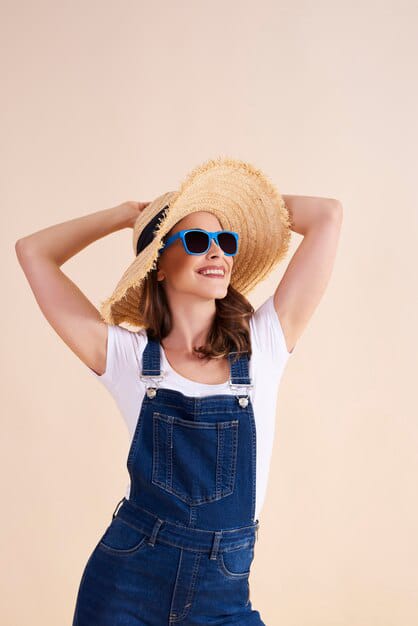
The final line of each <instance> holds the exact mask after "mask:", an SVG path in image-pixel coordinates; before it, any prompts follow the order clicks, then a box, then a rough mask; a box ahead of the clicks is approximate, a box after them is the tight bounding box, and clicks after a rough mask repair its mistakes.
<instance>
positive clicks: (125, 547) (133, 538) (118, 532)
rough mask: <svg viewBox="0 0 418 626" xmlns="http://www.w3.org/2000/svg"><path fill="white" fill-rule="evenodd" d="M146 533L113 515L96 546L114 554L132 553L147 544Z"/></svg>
mask: <svg viewBox="0 0 418 626" xmlns="http://www.w3.org/2000/svg"><path fill="white" fill-rule="evenodd" d="M147 538H148V537H147V535H146V534H145V533H143V532H142V531H140V530H138V529H137V528H134V527H133V526H131V525H130V524H128V523H127V522H125V521H124V520H123V519H121V518H120V517H114V518H113V520H112V521H111V523H110V524H109V526H108V527H107V529H106V531H105V533H104V535H103V536H102V538H101V539H100V541H99V543H98V547H99V548H101V549H103V550H105V551H107V552H112V553H114V554H120V555H127V554H134V553H136V552H138V551H139V550H141V549H142V548H143V547H144V546H146V545H147V543H146V539H147Z"/></svg>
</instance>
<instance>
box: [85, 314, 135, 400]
mask: <svg viewBox="0 0 418 626" xmlns="http://www.w3.org/2000/svg"><path fill="white" fill-rule="evenodd" d="M107 329H108V330H107V333H108V335H107V351H106V370H105V372H104V373H103V374H101V375H100V374H98V373H97V372H95V371H94V370H93V369H91V368H90V367H88V366H87V369H88V371H89V372H90V373H91V374H92V376H94V378H96V379H97V380H99V381H100V382H101V383H102V384H103V385H104V386H105V387H107V389H109V391H114V390H115V389H116V388H117V386H118V385H119V383H120V381H121V379H122V378H123V377H125V378H126V377H127V376H130V375H131V374H132V373H135V372H137V371H138V358H139V356H140V355H141V354H142V351H143V349H144V347H145V344H146V336H145V334H144V332H133V331H130V330H128V329H126V328H123V327H122V326H118V325H113V324H108V325H107Z"/></svg>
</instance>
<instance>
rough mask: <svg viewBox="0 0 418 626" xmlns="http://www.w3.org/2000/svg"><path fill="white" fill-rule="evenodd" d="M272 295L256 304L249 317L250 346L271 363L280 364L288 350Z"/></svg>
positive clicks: (285, 358) (287, 354)
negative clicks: (258, 304)
mask: <svg viewBox="0 0 418 626" xmlns="http://www.w3.org/2000/svg"><path fill="white" fill-rule="evenodd" d="M273 297H274V296H273V295H271V296H269V297H268V298H267V299H266V300H264V302H263V303H262V304H261V305H260V306H258V307H257V308H256V309H255V311H254V313H253V315H252V316H251V317H250V322H249V323H250V332H251V347H252V350H253V352H258V353H259V354H261V355H262V356H263V358H264V357H265V358H268V359H269V360H270V361H271V362H272V363H273V364H278V365H282V364H283V362H284V361H286V360H287V359H288V357H289V356H290V354H291V353H289V352H288V350H287V346H286V341H285V336H284V333H283V328H282V325H281V323H280V319H279V316H278V315H277V312H276V309H275V306H274V301H273Z"/></svg>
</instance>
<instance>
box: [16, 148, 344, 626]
mask: <svg viewBox="0 0 418 626" xmlns="http://www.w3.org/2000/svg"><path fill="white" fill-rule="evenodd" d="M341 222H342V208H341V204H340V203H339V202H338V201H336V200H333V199H330V198H313V197H303V196H280V194H279V193H278V191H277V190H276V189H275V188H274V187H273V185H272V184H271V183H270V181H269V180H268V179H267V178H266V177H265V176H264V175H263V174H262V172H260V170H257V169H256V168H254V167H253V166H252V165H250V164H248V163H244V162H242V161H238V160H234V159H229V158H219V159H217V160H210V161H207V162H206V163H205V164H203V165H201V166H199V167H197V168H195V169H194V170H193V171H192V172H191V174H189V175H188V177H187V178H186V180H185V181H184V182H183V183H182V185H181V187H180V190H179V191H178V192H168V193H166V194H163V195H162V196H160V197H159V198H157V199H156V200H154V201H153V202H152V203H141V202H139V203H137V202H125V203H123V204H121V205H118V206H116V207H113V208H111V209H105V210H103V211H98V212H96V213H93V214H91V215H87V216H84V217H80V218H76V219H73V220H70V221H68V222H65V223H62V224H57V225H55V226H52V227H50V228H46V229H44V230H42V231H39V232H37V233H34V234H32V235H29V236H28V237H24V238H22V239H20V240H19V241H18V242H17V244H16V251H17V255H18V258H19V261H20V264H21V266H22V268H23V270H24V272H25V275H26V277H27V279H28V281H29V283H30V285H31V288H32V290H33V292H34V294H35V297H36V300H37V302H38V304H39V306H40V307H41V310H42V312H43V313H44V315H45V317H46V318H47V320H48V321H49V322H50V324H51V325H52V326H53V328H54V329H55V330H56V332H57V333H58V334H59V336H60V337H61V338H62V339H63V340H64V341H65V343H66V344H67V345H68V346H69V347H70V348H71V349H72V350H73V352H74V353H75V354H76V355H77V356H78V357H79V358H80V359H81V360H82V361H83V362H84V363H85V364H86V366H87V367H88V368H89V372H91V373H92V375H93V376H94V377H96V378H97V379H98V380H100V381H101V382H102V383H103V384H105V385H106V387H107V388H108V389H109V391H110V392H111V393H112V395H113V397H114V398H115V400H116V402H117V403H118V406H119V407H120V410H121V413H122V415H123V417H124V418H125V420H126V423H127V425H128V428H129V432H130V437H131V444H130V449H129V454H128V459H127V467H128V471H129V476H130V481H129V485H128V487H127V491H126V495H125V496H124V497H123V498H122V500H121V501H120V502H119V503H118V505H117V507H116V509H115V511H114V512H113V515H112V518H111V521H110V524H109V525H108V527H107V528H106V530H105V532H104V534H103V535H102V536H101V538H100V540H99V542H98V543H97V545H96V546H95V548H94V550H93V552H92V553H91V555H90V557H89V559H88V562H87V564H86V566H85V569H84V572H83V576H82V579H81V582H80V586H79V590H78V596H77V603H76V607H75V613H74V620H73V626H110V625H112V626H116V625H117V624H124V625H126V626H130V625H132V626H133V625H136V626H141V625H147V626H160V625H163V624H179V625H180V624H181V625H183V626H186V625H188V626H191V625H192V624H193V625H197V624H240V625H241V626H246V625H260V624H264V622H263V621H262V619H261V616H260V613H259V611H257V610H255V609H253V607H252V604H251V601H250V590H249V582H248V581H249V574H250V567H251V564H252V561H253V558H254V545H255V541H256V539H257V531H258V527H259V521H258V515H259V512H260V510H261V507H262V504H263V500H264V494H265V490H266V486H267V476H268V468H269V463H270V458H271V446H272V442H273V435H274V420H275V409H276V396H277V390H278V386H279V381H280V379H281V376H282V373H283V370H284V367H285V364H286V362H287V359H288V358H289V356H290V354H292V353H293V351H294V347H295V345H296V342H297V340H298V338H299V336H300V335H301V333H302V331H303V329H304V328H305V327H306V324H307V322H308V320H309V319H310V317H311V316H312V314H313V312H314V310H315V308H316V306H317V304H318V303H319V300H320V298H321V296H322V294H323V293H324V290H325V287H326V285H327V283H328V280H329V277H330V274H331V269H332V266H333V263H334V259H335V255H336V248H337V241H338V237H339V232H340V227H341ZM126 227H132V228H133V246H134V252H135V259H134V261H133V262H132V263H131V265H130V266H129V267H128V269H127V270H126V271H125V273H124V274H123V276H122V278H121V280H120V281H119V283H118V285H117V286H116V288H115V290H114V292H113V294H112V296H111V297H110V298H108V299H107V300H106V301H105V302H103V303H102V306H101V314H100V313H99V311H98V310H97V309H96V308H95V307H94V306H93V305H92V304H91V303H90V302H89V300H88V299H87V298H86V297H85V296H84V294H83V293H82V292H81V291H80V290H79V288H78V287H77V286H76V285H75V284H74V283H73V282H72V281H71V280H70V279H69V278H68V277H67V276H66V275H65V274H64V273H63V272H62V271H61V270H60V266H61V265H62V264H63V263H64V262H65V261H67V260H68V259H69V258H71V257H72V256H73V255H74V254H76V253H77V252H79V251H80V250H82V249H83V248H85V247H86V246H87V245H88V244H90V243H92V242H93V241H96V240H97V239H99V238H101V237H103V236H105V235H107V234H109V233H112V232H115V231H116V230H119V229H122V228H126ZM291 229H293V230H294V231H295V232H298V233H299V234H301V235H303V240H302V242H301V244H300V245H299V247H298V249H297V250H296V252H295V253H294V255H293V257H292V259H291V261H290V263H289V265H288V267H287V269H286V272H285V273H284V275H283V278H282V279H281V281H280V284H279V285H278V286H277V288H276V290H275V292H274V294H272V295H271V296H270V297H269V298H268V299H267V300H266V301H265V302H264V303H263V304H262V305H261V306H260V307H259V308H258V309H257V310H256V311H254V309H253V307H252V306H251V304H250V303H249V301H248V300H247V299H246V298H245V296H244V294H245V293H246V292H247V291H249V290H250V289H252V288H253V287H254V286H255V285H256V284H257V282H259V281H260V280H262V279H263V278H265V277H266V276H267V275H268V273H269V272H270V271H271V270H272V269H273V267H274V266H275V265H276V264H277V262H278V261H279V260H280V259H281V258H283V256H284V255H285V253H286V251H287V249H288V244H289V236H290V230H291ZM122 322H127V323H128V324H132V325H136V326H138V327H140V330H139V331H135V332H134V331H131V330H128V329H127V328H124V327H122V326H120V325H119V324H121V323H122ZM121 503H122V504H121ZM119 504H121V506H119Z"/></svg>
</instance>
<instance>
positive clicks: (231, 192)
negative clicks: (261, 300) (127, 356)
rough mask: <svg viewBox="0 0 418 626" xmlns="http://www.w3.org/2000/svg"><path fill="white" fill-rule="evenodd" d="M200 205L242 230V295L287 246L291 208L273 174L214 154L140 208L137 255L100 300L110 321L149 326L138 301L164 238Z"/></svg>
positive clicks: (236, 270)
mask: <svg viewBox="0 0 418 626" xmlns="http://www.w3.org/2000/svg"><path fill="white" fill-rule="evenodd" d="M196 211H208V212H210V213H213V214H214V215H215V216H216V217H217V218H218V220H219V222H220V224H221V227H222V229H225V230H232V231H235V232H237V233H238V235H239V239H238V252H237V254H236V255H235V256H234V262H233V267H232V272H231V279H230V284H231V285H232V286H233V287H234V288H235V289H236V290H237V291H239V292H240V293H242V294H243V295H246V294H247V293H248V292H249V291H251V290H252V289H254V287H255V286H256V285H257V284H258V283H259V282H260V281H262V280H263V279H265V278H266V277H267V275H268V274H269V273H270V272H271V271H272V270H273V269H274V268H275V267H276V266H277V264H278V263H279V262H280V261H281V260H282V259H283V257H284V256H285V255H286V253H287V251H288V248H289V242H290V236H291V229H290V216H289V212H288V209H287V207H286V205H285V202H284V200H283V198H282V196H281V194H280V193H279V191H278V189H277V188H276V187H275V186H274V185H273V183H272V182H271V181H270V180H269V179H268V177H267V176H266V175H265V174H263V173H262V172H261V171H260V170H259V169H257V168H256V167H254V166H253V165H251V164H250V163H246V162H244V161H241V160H238V159H232V158H229V157H218V158H215V159H209V160H208V161H206V162H205V163H203V164H202V165H199V166H197V167H195V168H194V169H193V170H192V171H191V172H190V173H189V174H188V175H187V176H186V177H185V179H184V180H183V182H182V183H181V185H180V188H179V190H178V191H168V192H166V193H164V194H162V195H160V196H158V197H157V198H156V199H155V200H153V201H152V202H151V203H150V204H148V205H147V206H146V207H145V209H143V210H142V211H141V212H140V213H139V215H138V218H137V219H136V221H135V224H134V228H133V238H132V243H133V249H134V254H135V259H134V260H133V261H132V263H131V264H130V265H129V267H128V268H127V269H126V270H125V272H124V273H123V275H122V277H121V279H120V280H119V282H118V283H117V285H116V287H115V289H114V291H113V293H112V294H111V296H109V297H108V298H107V299H106V300H104V301H103V302H102V303H101V305H100V313H101V316H102V318H103V320H104V321H105V322H107V323H108V324H112V325H118V324H121V323H122V322H127V323H128V324H131V325H133V326H139V327H143V326H145V323H146V322H145V320H143V319H141V316H140V312H139V303H140V302H141V300H142V297H143V287H144V280H145V278H146V277H147V276H148V274H149V272H150V271H151V270H153V269H156V265H157V259H158V257H159V249H160V248H161V246H162V245H163V243H164V242H163V241H162V239H163V237H164V235H166V234H167V233H168V231H169V230H170V229H171V228H172V227H173V226H174V225H175V224H176V223H177V222H178V221H179V220H181V219H182V218H183V217H185V216H186V215H190V214H191V213H195V212H196ZM137 251H139V253H137Z"/></svg>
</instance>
